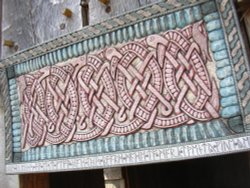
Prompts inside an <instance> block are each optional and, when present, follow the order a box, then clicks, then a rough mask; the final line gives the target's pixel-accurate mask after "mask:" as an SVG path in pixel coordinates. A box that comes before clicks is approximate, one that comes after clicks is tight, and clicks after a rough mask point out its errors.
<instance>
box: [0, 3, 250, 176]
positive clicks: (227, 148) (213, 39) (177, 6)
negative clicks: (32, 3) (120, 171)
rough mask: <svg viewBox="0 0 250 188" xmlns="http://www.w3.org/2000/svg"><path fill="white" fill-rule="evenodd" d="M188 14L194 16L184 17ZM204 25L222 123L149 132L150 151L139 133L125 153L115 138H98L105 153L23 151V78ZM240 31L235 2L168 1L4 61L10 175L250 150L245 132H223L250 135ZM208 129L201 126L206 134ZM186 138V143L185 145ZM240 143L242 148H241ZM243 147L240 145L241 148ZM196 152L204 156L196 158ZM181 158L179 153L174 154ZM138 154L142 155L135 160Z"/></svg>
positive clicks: (249, 82)
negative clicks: (145, 39) (20, 78)
mask: <svg viewBox="0 0 250 188" xmlns="http://www.w3.org/2000/svg"><path fill="white" fill-rule="evenodd" d="M190 11H191V12H192V13H191V14H192V17H188V16H184V15H185V14H186V13H187V14H188V13H189V12H190ZM202 15H203V16H202ZM171 17H174V18H171ZM183 17H185V19H183ZM168 19H169V20H170V21H171V20H174V23H171V24H169V25H168V23H169V20H168ZM182 20H185V21H182ZM200 20H204V21H205V25H206V29H207V31H208V32H209V34H208V38H209V42H210V49H211V51H212V54H213V58H214V59H215V60H216V75H217V77H218V80H219V83H220V95H221V100H220V103H221V106H222V109H221V112H220V115H221V117H222V118H221V119H220V120H219V121H211V124H213V126H211V125H210V124H209V123H210V122H209V123H207V124H206V123H203V124H201V125H202V126H200V124H199V123H198V124H197V125H194V126H189V125H187V126H186V125H185V126H183V128H174V129H168V130H166V133H165V132H164V131H165V130H164V131H161V132H149V133H148V134H144V135H143V139H144V142H145V146H144V145H143V146H142V145H141V143H140V142H141V140H140V139H141V138H142V137H140V136H141V135H139V134H138V135H139V136H138V135H136V134H135V135H136V136H137V137H136V138H137V139H139V140H138V141H137V142H138V143H137V142H135V143H133V144H134V145H131V146H130V145H126V149H113V148H116V146H115V145H116V142H117V137H111V138H107V139H106V140H101V139H100V140H98V139H97V140H96V141H97V142H99V141H100V143H102V144H104V146H105V147H106V148H105V147H104V149H103V150H100V151H101V152H100V151H97V150H98V149H96V148H95V149H93V148H94V147H93V144H95V142H84V144H82V145H83V146H81V147H84V148H85V149H86V151H87V152H85V151H82V153H79V152H78V150H77V147H79V143H76V144H71V145H70V146H68V145H66V146H65V147H61V145H58V146H57V145H53V146H52V147H47V146H46V147H40V148H35V149H31V150H28V151H26V152H21V136H20V135H21V119H20V109H19V99H18V94H17V85H16V77H17V76H20V75H23V74H26V73H29V72H33V71H35V70H38V69H41V68H43V67H46V66H52V65H55V64H57V63H59V62H62V61H66V60H68V59H71V58H74V57H78V56H82V55H84V54H87V53H89V52H92V51H95V50H99V49H100V48H104V47H108V46H111V45H115V44H117V43H122V42H128V41H131V40H133V39H139V38H142V37H145V36H148V35H150V34H155V33H159V32H162V31H166V30H168V29H175V28H177V27H179V28H183V27H184V26H185V25H187V24H190V23H193V22H194V21H200ZM239 29H240V28H239V24H238V21H237V16H236V11H235V9H234V5H233V1H232V0H213V1H209V0H187V1H183V0H175V1H171V0H169V1H167V2H159V3H155V4H152V5H149V6H146V7H143V8H140V9H138V10H134V11H132V12H129V13H126V14H124V15H121V16H118V17H116V18H111V19H109V20H106V21H104V22H101V23H98V24H96V25H93V26H89V27H85V28H84V29H82V30H80V31H77V32H74V33H71V34H68V35H65V36H62V37H59V38H58V39H55V40H52V41H49V42H46V43H44V44H41V45H38V46H35V47H32V48H30V49H28V50H25V51H22V52H20V53H18V54H15V55H13V56H11V57H9V58H7V59H5V60H2V61H1V62H0V79H1V83H0V84H1V89H2V93H3V95H4V106H5V107H6V110H5V129H6V163H7V165H6V172H7V173H11V174H14V173H29V172H47V171H64V170H80V169H91V168H106V167H113V166H124V165H134V164H145V163H156V162H163V161H171V160H183V159H189V158H197V157H205V156H214V155H219V154H226V153H232V152H240V151H245V150H249V149H250V144H249V142H250V141H249V140H250V136H248V135H247V134H238V135H233V134H232V133H230V132H229V131H228V130H225V129H226V128H225V126H224V125H225V124H226V125H228V127H229V128H230V129H231V130H232V131H233V132H235V133H244V132H248V131H249V130H250V92H249V90H250V79H249V75H250V74H249V65H248V64H247V62H248V59H247V56H246V53H245V51H244V45H242V44H243V40H242V37H241V34H240V32H239ZM224 36H226V38H225V37H224ZM8 107H11V108H8ZM204 125H205V126H204ZM203 126H204V127H205V129H207V130H206V131H207V134H208V135H209V136H207V135H206V134H203V135H202V137H201V138H199V139H197V138H191V137H192V136H191V137H190V138H188V139H186V138H180V134H181V131H187V130H188V131H190V132H193V133H194V132H196V131H197V130H198V132H199V131H202V129H201V130H200V127H202V128H203ZM222 127H224V128H222ZM205 129H204V128H203V130H205ZM162 132H164V134H163V133H162ZM216 132H217V133H216ZM193 133H192V134H193ZM167 134H169V135H172V136H173V137H176V138H174V139H172V137H171V138H169V139H172V140H171V141H166V142H164V143H163V141H161V140H160V139H159V140H157V139H155V140H154V143H153V144H151V143H150V142H151V141H149V142H148V140H149V139H148V137H150V138H151V137H153V138H157V137H159V138H161V137H162V135H167ZM178 134H179V135H178ZM169 135H168V136H169ZM194 135H195V134H194ZM228 135H231V136H228ZM194 137H195V136H194ZM210 138H212V140H210ZM118 139H119V138H118ZM123 139H124V140H123V141H124V142H125V141H126V142H129V141H131V140H133V141H134V140H135V138H133V137H132V138H131V137H129V138H125V137H124V138H123ZM143 139H142V140H143ZM181 139H182V141H180V140H181ZM151 140H152V139H151ZM183 140H184V141H183ZM197 140H200V141H197ZM219 140H221V141H219ZM101 141H102V142H101ZM235 142H239V144H237V145H235V144H234V143H235ZM242 142H243V144H240V143H242ZM80 144H81V143H80ZM136 144H137V145H139V147H137V146H136ZM221 145H223V147H224V149H223V148H221V149H218V150H216V151H214V150H212V149H211V148H213V146H215V147H216V148H218V147H219V146H221ZM241 145H242V147H240V146H241ZM100 147H102V146H100ZM189 147H191V148H198V149H197V150H196V153H193V154H192V155H191V154H190V155H189V154H187V153H189V152H188V151H189V150H188V148H189ZM110 148H111V149H110ZM138 148H140V149H138ZM180 148H183V153H185V154H183V156H181V154H180V152H179V151H180V150H181V149H180ZM53 151H54V153H53ZM171 151H172V152H173V154H172V153H171ZM198 151H202V152H203V153H201V154H198V153H197V152H198ZM57 152H58V153H57ZM109 152H111V153H109ZM60 153H63V155H61V156H60ZM169 153H170V154H169ZM176 153H177V155H176V156H174V154H176ZM191 153H192V152H191ZM157 155H158V156H157ZM126 156H127V157H132V160H129V158H128V159H123V158H124V157H126ZM133 156H136V157H135V158H133ZM143 156H144V158H143ZM150 156H151V157H150ZM159 156H161V157H159ZM71 157H72V158H71ZM73 157H74V158H73ZM119 157H120V158H119ZM171 157H172V158H171ZM52 158H53V159H52ZM55 158H61V159H55ZM65 158H67V159H65ZM111 159H113V161H112V160H111ZM105 160H107V161H105ZM123 160H124V161H123ZM20 161H22V162H20ZM24 161H29V162H24ZM30 161H34V162H30ZM88 161H92V162H93V163H91V164H93V166H89V165H90V162H88ZM52 164H53V165H52Z"/></svg>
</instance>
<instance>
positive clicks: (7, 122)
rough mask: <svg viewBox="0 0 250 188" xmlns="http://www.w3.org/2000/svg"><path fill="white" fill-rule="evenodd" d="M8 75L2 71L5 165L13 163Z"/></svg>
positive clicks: (1, 88)
mask: <svg viewBox="0 0 250 188" xmlns="http://www.w3.org/2000/svg"><path fill="white" fill-rule="evenodd" d="M8 85H9V84H8V80H7V76H6V73H5V72H4V71H0V92H1V97H2V103H3V109H4V131H5V163H6V164H8V163H11V162H12V158H13V156H12V154H13V153H12V127H11V124H12V116H11V108H10V106H11V104H10V97H9V87H8Z"/></svg>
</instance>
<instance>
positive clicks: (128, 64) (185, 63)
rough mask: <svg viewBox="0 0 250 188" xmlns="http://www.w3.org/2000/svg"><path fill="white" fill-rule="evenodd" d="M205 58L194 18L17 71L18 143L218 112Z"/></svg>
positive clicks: (83, 136)
mask: <svg viewBox="0 0 250 188" xmlns="http://www.w3.org/2000/svg"><path fill="white" fill-rule="evenodd" d="M208 61H211V58H210V56H209V50H208V44H207V34H206V32H205V29H204V25H203V23H202V22H198V23H195V24H192V25H189V26H187V27H185V28H184V29H182V30H179V29H177V30H171V31H167V32H165V33H161V34H156V35H150V36H148V37H145V38H143V39H140V40H137V41H134V42H129V43H126V44H120V45H117V46H115V47H110V48H107V49H104V50H102V51H99V52H95V53H93V54H88V55H84V56H81V57H79V58H75V59H73V60H70V61H67V62H63V63H61V64H58V65H56V66H52V67H46V68H43V69H41V70H39V71H36V72H34V73H30V74H26V75H23V76H20V77H19V78H18V86H19V94H20V96H21V109H22V112H21V114H22V148H23V149H25V148H29V147H36V146H43V145H48V144H60V143H67V142H72V141H86V140H91V139H94V138H97V137H103V136H111V135H127V134H131V133H134V132H137V131H143V130H144V131H145V130H149V129H156V128H169V127H176V126H181V125H184V124H193V123H195V122H197V121H209V120H211V119H214V118H218V117H219V113H218V111H219V95H218V89H217V87H216V82H215V80H214V78H212V76H209V73H208V69H207V67H206V63H207V62H208Z"/></svg>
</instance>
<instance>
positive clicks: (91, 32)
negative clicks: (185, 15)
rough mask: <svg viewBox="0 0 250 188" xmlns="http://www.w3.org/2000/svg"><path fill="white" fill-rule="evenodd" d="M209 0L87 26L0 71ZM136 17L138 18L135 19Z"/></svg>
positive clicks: (161, 5)
mask: <svg viewBox="0 0 250 188" xmlns="http://www.w3.org/2000/svg"><path fill="white" fill-rule="evenodd" d="M206 1H208V0H187V1H186V2H183V1H181V2H177V3H176V2H173V3H171V2H158V3H153V4H151V5H147V6H145V7H140V8H138V9H136V10H133V11H131V12H127V13H125V14H122V15H120V16H118V17H117V16H115V17H112V18H110V19H108V20H105V21H102V22H100V23H97V24H95V25H92V26H87V27H85V28H83V29H81V30H79V31H75V32H73V33H70V34H67V35H63V36H61V37H59V38H56V39H53V40H51V41H47V42H45V43H43V44H39V45H37V46H34V47H31V48H29V49H27V50H23V51H21V52H19V53H17V54H14V55H12V56H10V57H7V58H6V59H4V60H2V61H1V62H0V69H2V68H4V67H8V66H10V65H14V64H18V63H22V62H24V61H28V60H31V59H34V58H36V57H38V56H42V55H44V54H47V53H48V52H51V51H55V50H56V49H62V48H65V47H68V46H69V45H71V44H74V43H77V42H81V41H83V40H87V39H90V38H93V37H96V36H99V35H104V34H105V33H107V32H110V31H114V30H117V29H119V28H123V27H125V26H130V25H133V24H135V23H137V22H138V21H143V20H147V19H149V18H154V17H157V16H160V15H162V14H165V13H166V11H168V13H171V12H174V11H176V10H178V9H179V8H180V9H183V8H185V7H186V8H187V7H189V6H190V5H192V6H194V5H198V4H200V3H203V2H206ZM135 16H136V17H135Z"/></svg>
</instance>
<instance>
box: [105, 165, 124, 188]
mask: <svg viewBox="0 0 250 188" xmlns="http://www.w3.org/2000/svg"><path fill="white" fill-rule="evenodd" d="M103 175H104V180H105V188H125V180H124V178H123V176H122V169H121V168H107V169H104V170H103Z"/></svg>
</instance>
